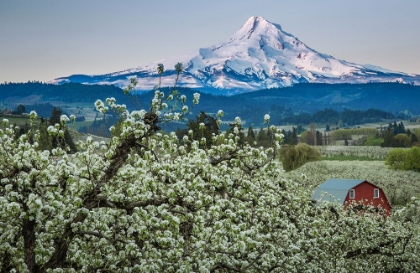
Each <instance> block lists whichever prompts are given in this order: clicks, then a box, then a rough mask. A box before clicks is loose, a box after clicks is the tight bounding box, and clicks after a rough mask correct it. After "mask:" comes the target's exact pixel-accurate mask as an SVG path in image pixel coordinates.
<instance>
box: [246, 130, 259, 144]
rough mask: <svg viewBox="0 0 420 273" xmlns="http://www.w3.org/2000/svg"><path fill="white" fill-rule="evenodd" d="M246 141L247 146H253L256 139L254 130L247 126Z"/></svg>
mask: <svg viewBox="0 0 420 273" xmlns="http://www.w3.org/2000/svg"><path fill="white" fill-rule="evenodd" d="M246 140H247V142H248V144H249V145H251V146H252V145H254V142H256V140H257V137H256V135H255V132H254V129H252V126H249V128H248V133H247V135H246Z"/></svg>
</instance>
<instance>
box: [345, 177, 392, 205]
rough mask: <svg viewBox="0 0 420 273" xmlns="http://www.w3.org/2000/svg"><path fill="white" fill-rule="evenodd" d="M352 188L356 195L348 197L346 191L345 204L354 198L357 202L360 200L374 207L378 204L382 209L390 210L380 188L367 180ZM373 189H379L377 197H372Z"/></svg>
mask: <svg viewBox="0 0 420 273" xmlns="http://www.w3.org/2000/svg"><path fill="white" fill-rule="evenodd" d="M353 189H354V190H355V191H356V193H355V194H356V196H355V198H354V199H350V198H349V194H348V193H347V196H346V199H345V201H344V204H345V206H347V205H346V204H348V203H350V202H352V201H353V200H354V201H356V202H357V203H360V202H362V203H363V204H364V205H374V206H375V207H378V206H379V205H380V206H381V207H382V208H383V209H385V210H387V211H388V212H391V207H390V205H389V202H388V200H387V198H386V196H385V193H384V192H383V190H382V189H380V188H377V187H375V186H374V185H372V184H370V183H368V182H363V183H361V184H359V185H357V186H356V187H354V188H353ZM374 189H379V198H373V190H374Z"/></svg>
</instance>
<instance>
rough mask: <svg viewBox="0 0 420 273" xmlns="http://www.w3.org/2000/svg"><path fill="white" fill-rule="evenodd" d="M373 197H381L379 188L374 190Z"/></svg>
mask: <svg viewBox="0 0 420 273" xmlns="http://www.w3.org/2000/svg"><path fill="white" fill-rule="evenodd" d="M373 198H379V189H374V190H373Z"/></svg>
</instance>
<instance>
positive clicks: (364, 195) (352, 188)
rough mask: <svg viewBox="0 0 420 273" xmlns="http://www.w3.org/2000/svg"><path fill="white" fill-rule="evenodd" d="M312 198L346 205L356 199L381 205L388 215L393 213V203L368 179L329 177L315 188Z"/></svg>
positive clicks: (364, 202) (366, 203)
mask: <svg viewBox="0 0 420 273" xmlns="http://www.w3.org/2000/svg"><path fill="white" fill-rule="evenodd" d="M312 200H315V201H329V202H338V203H340V204H342V205H344V207H347V206H348V205H349V204H350V203H351V202H352V201H355V202H356V203H362V204H364V205H373V206H375V207H379V206H380V207H381V208H383V209H384V210H385V211H386V212H387V215H389V214H390V213H391V205H390V204H389V201H388V198H387V197H386V196H385V193H384V191H383V190H382V189H381V188H380V187H378V186H376V185H374V184H372V183H370V182H368V181H366V180H358V179H337V178H333V179H328V180H327V181H325V182H324V183H322V184H321V185H319V186H318V187H316V188H315V190H314V193H313V195H312Z"/></svg>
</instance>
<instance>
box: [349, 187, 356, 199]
mask: <svg viewBox="0 0 420 273" xmlns="http://www.w3.org/2000/svg"><path fill="white" fill-rule="evenodd" d="M349 196H350V199H354V198H355V197H356V192H355V190H354V189H351V190H349Z"/></svg>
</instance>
